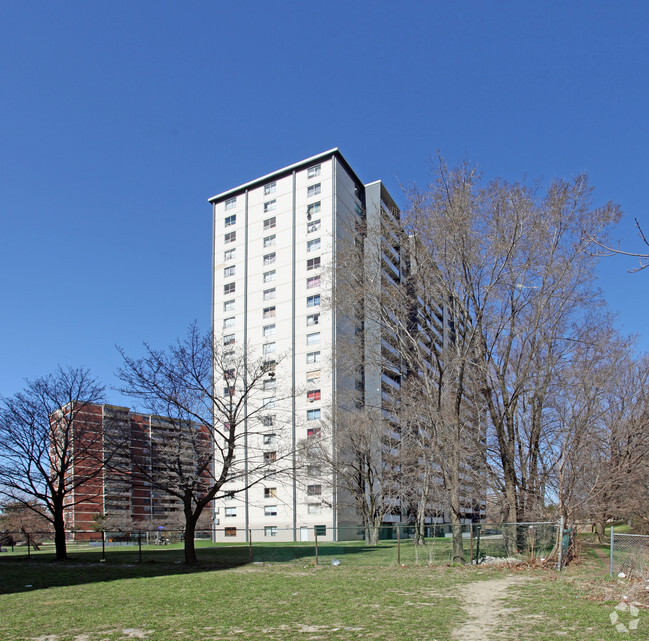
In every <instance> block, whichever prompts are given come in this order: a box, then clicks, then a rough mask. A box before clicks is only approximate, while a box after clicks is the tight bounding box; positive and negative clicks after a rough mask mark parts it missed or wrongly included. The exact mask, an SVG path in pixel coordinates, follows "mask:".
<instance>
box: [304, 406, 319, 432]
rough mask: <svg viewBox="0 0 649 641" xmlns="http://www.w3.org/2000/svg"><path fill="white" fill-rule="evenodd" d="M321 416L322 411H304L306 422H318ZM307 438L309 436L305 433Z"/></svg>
mask: <svg viewBox="0 0 649 641" xmlns="http://www.w3.org/2000/svg"><path fill="white" fill-rule="evenodd" d="M321 414H322V410H319V409H317V410H307V411H306V420H307V421H319V420H320V417H321ZM307 436H309V434H308V433H307Z"/></svg>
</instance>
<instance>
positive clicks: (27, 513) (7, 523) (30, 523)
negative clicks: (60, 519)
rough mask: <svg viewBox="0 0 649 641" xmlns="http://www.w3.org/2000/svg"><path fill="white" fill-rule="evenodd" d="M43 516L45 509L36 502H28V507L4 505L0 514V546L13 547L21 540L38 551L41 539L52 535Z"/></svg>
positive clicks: (49, 526)
mask: <svg viewBox="0 0 649 641" xmlns="http://www.w3.org/2000/svg"><path fill="white" fill-rule="evenodd" d="M44 514H45V507H44V506H43V505H40V504H39V503H37V502H36V501H29V507H26V506H25V505H24V503H20V502H16V501H10V502H8V503H6V504H5V505H4V506H2V512H1V513H0V532H2V540H0V544H2V545H13V544H14V543H15V542H16V541H17V540H22V541H23V542H24V543H26V544H27V545H31V546H32V547H33V548H34V549H35V550H38V549H39V545H40V544H41V542H42V541H43V539H45V538H46V537H49V536H51V535H52V534H53V533H54V531H53V530H52V525H51V523H50V522H49V521H48V520H47V517H46V516H44Z"/></svg>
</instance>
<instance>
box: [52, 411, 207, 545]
mask: <svg viewBox="0 0 649 641" xmlns="http://www.w3.org/2000/svg"><path fill="white" fill-rule="evenodd" d="M56 419H57V417H54V434H56V431H55V430H56V427H55V426H56ZM180 434H182V432H179V430H178V428H177V427H176V425H175V424H174V422H173V421H172V420H171V419H169V418H165V417H162V416H152V415H150V414H141V413H139V412H134V411H131V410H130V409H129V408H128V407H119V406H116V405H105V404H104V405H99V404H95V403H86V404H84V405H83V408H82V409H81V410H80V411H79V413H78V414H77V416H76V418H75V426H74V433H73V438H74V447H77V444H79V445H83V446H84V448H85V449H84V452H85V454H84V455H83V456H78V457H76V458H75V460H74V464H73V466H72V468H71V469H70V479H69V481H70V484H71V485H72V484H74V481H75V478H77V477H79V478H81V479H85V480H84V481H83V482H82V483H81V484H80V485H79V486H78V487H76V489H74V490H73V491H71V492H70V493H69V494H68V497H67V507H66V510H65V522H66V527H67V528H68V529H70V530H72V531H73V533H74V537H75V539H77V540H83V539H88V538H92V536H93V535H92V534H91V533H92V531H93V530H95V529H96V528H97V526H98V522H97V518H99V517H102V519H105V522H104V527H105V528H106V529H107V530H109V531H111V530H121V531H131V530H136V529H140V530H153V529H155V528H158V527H160V526H163V527H166V528H167V529H172V530H173V529H182V527H183V526H184V515H183V504H182V501H181V500H180V499H179V498H178V497H176V496H173V495H172V494H170V493H169V492H165V491H164V490H163V489H162V487H161V486H159V485H158V484H156V483H155V482H152V480H160V481H161V482H162V484H163V486H164V484H165V483H166V484H167V485H172V483H173V480H172V478H171V475H172V474H173V473H174V470H175V469H176V468H177V467H178V465H179V456H178V453H177V450H178V445H179V443H180V444H181V445H182V438H181V437H180ZM208 443H210V439H209V438H208V437H207V436H206V438H205V446H206V447H207V446H208V445H207V444H208ZM195 451H196V446H195V443H188V444H187V447H185V448H183V449H182V454H181V456H182V458H183V459H187V460H183V461H181V464H182V463H184V465H185V466H186V467H187V468H191V467H193V465H192V460H191V459H192V457H193V456H195ZM207 482H208V483H209V479H208V480H207ZM199 527H204V528H207V529H210V528H211V527H212V523H211V519H210V518H204V519H202V520H201V524H200V526H199Z"/></svg>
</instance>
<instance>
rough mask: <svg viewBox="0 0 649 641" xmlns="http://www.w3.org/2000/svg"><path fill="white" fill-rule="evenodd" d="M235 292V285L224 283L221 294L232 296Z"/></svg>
mask: <svg viewBox="0 0 649 641" xmlns="http://www.w3.org/2000/svg"><path fill="white" fill-rule="evenodd" d="M235 291H236V283H226V284H225V285H223V293H224V294H225V295H226V296H227V295H228V294H234V292H235Z"/></svg>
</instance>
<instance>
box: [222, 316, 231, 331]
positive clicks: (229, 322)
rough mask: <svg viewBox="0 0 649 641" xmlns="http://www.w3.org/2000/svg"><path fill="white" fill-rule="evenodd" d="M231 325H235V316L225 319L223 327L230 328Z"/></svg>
mask: <svg viewBox="0 0 649 641" xmlns="http://www.w3.org/2000/svg"><path fill="white" fill-rule="evenodd" d="M231 327H234V316H230V318H224V319H223V329H230V328H231Z"/></svg>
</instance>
